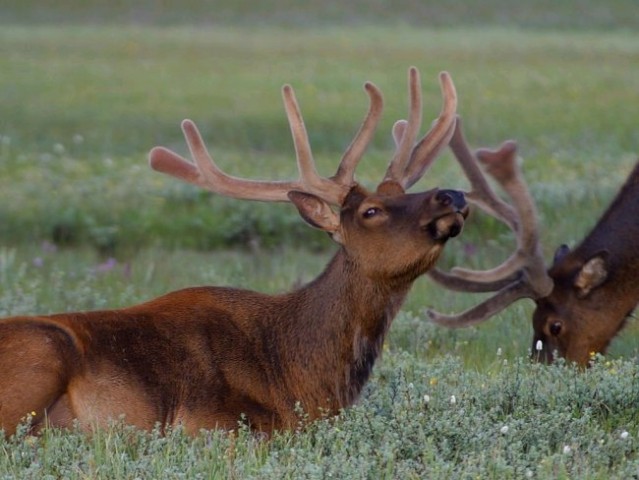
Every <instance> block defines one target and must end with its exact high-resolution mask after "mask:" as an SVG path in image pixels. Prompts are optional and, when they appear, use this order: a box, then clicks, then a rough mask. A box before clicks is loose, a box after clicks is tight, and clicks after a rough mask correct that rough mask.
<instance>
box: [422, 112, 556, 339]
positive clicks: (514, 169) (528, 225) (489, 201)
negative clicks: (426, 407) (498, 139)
mask: <svg viewBox="0 0 639 480" xmlns="http://www.w3.org/2000/svg"><path fill="white" fill-rule="evenodd" d="M450 146H451V149H452V150H453V153H454V154H455V157H456V158H457V160H458V162H459V164H460V165H461V167H462V169H463V170H464V173H465V174H466V176H467V177H468V179H469V181H470V184H471V191H470V192H469V193H468V194H466V198H467V199H468V200H469V201H471V202H472V203H474V204H475V205H477V206H478V207H479V208H481V209H482V210H484V211H485V212H487V213H488V214H490V215H492V216H494V217H496V218H498V219H499V220H501V221H502V222H503V223H505V224H506V225H508V227H509V228H510V229H511V230H513V232H514V233H515V237H516V240H517V247H516V250H515V252H514V253H513V254H512V255H511V256H510V257H509V258H508V259H507V260H505V261H504V262H503V263H502V264H501V265H499V266H497V267H495V268H493V269H490V270H484V271H475V270H467V269H463V268H453V269H452V270H451V272H450V273H444V272H442V271H440V270H437V269H433V270H431V271H430V272H429V275H430V276H431V278H433V279H434V280H435V281H437V282H438V283H440V284H442V285H443V286H445V287H446V288H449V289H451V290H457V291H462V292H494V291H497V293H496V294H495V295H494V296H493V297H490V298H489V299H487V300H485V301H484V302H482V303H480V304H479V305H477V306H475V307H473V308H471V309H469V310H466V311H465V312H462V313H460V314H457V315H443V314H441V313H438V312H435V311H432V310H428V312H427V314H428V316H429V318H430V319H431V320H432V321H434V322H435V323H438V324H440V325H444V326H447V327H465V326H469V325H473V324H476V323H479V322H482V321H484V320H487V319H488V318H490V317H491V316H493V315H495V314H497V313H499V312H500V311H501V310H503V309H504V308H506V307H507V306H508V305H510V304H511V303H513V302H515V301H516V300H518V299H520V298H532V299H537V298H541V297H545V296H547V295H548V294H549V293H550V291H551V290H552V288H553V283H552V280H551V279H550V277H549V276H548V274H547V273H546V267H545V264H544V259H543V255H542V251H541V247H540V244H539V233H538V222H537V211H536V208H535V204H534V201H533V199H532V196H531V195H530V192H529V191H528V187H527V185H526V182H525V180H524V178H523V176H522V173H521V169H520V166H519V164H518V162H517V144H516V143H515V142H514V141H507V142H504V143H503V144H502V145H501V147H500V148H499V149H497V150H487V149H480V150H477V152H476V153H475V154H473V153H472V152H471V151H470V149H469V148H468V145H467V143H466V140H465V139H464V136H463V133H462V130H461V120H460V119H459V118H458V119H457V122H456V127H455V131H454V133H453V136H452V138H451V140H450ZM478 160H479V162H481V163H482V164H483V166H484V168H485V170H486V172H487V173H488V174H490V175H491V176H492V177H493V178H494V179H495V180H496V181H497V183H498V184H499V185H500V186H501V187H502V188H503V189H504V191H505V192H506V194H507V195H508V196H509V197H510V199H511V201H512V205H509V204H508V203H506V202H504V201H503V200H501V199H500V198H499V197H498V196H497V195H496V194H495V192H494V191H493V190H492V188H491V187H490V185H489V184H488V182H487V181H486V178H485V177H484V175H483V173H482V172H481V169H480V168H479V165H478Z"/></svg>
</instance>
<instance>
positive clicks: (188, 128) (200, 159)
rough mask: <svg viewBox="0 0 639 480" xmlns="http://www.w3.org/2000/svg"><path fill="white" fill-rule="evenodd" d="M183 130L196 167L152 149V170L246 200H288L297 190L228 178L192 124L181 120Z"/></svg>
mask: <svg viewBox="0 0 639 480" xmlns="http://www.w3.org/2000/svg"><path fill="white" fill-rule="evenodd" d="M182 131H183V133H184V138H185V139H186V143H187V145H188V147H189V150H190V151H191V155H192V157H193V159H194V160H195V165H194V164H192V163H191V162H189V161H188V160H186V159H185V158H184V157H182V156H180V155H178V154H177V153H175V152H172V151H171V150H169V149H167V148H164V147H155V148H153V149H152V150H151V152H150V153H149V163H150V165H151V168H153V169H154V170H157V171H159V172H162V173H166V174H168V175H171V176H174V177H177V178H179V179H181V180H184V181H186V182H189V183H192V184H194V185H197V186H199V187H203V188H206V189H207V190H211V191H213V192H215V193H219V194H221V195H226V196H229V197H233V198H241V199H246V200H261V201H282V202H283V201H288V197H287V196H286V193H287V192H288V191H290V190H293V189H296V188H297V189H299V188H300V185H299V182H290V181H258V180H245V179H241V178H237V177H234V176H231V175H227V174H226V173H224V172H223V171H222V170H220V168H219V167H218V166H217V164H216V163H215V162H214V160H213V158H212V157H211V156H210V155H209V153H208V150H207V149H206V146H205V145H204V141H203V140H202V136H201V135H200V132H199V130H198V129H197V126H196V125H195V123H194V122H192V121H191V120H188V119H187V120H184V121H183V122H182Z"/></svg>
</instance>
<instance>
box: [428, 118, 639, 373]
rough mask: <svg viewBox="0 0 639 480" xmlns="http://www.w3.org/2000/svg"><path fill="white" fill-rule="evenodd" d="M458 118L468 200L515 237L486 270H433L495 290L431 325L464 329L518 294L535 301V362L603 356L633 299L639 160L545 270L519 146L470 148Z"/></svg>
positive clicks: (438, 276) (461, 287)
mask: <svg viewBox="0 0 639 480" xmlns="http://www.w3.org/2000/svg"><path fill="white" fill-rule="evenodd" d="M460 129H461V122H459V121H458V122H457V127H456V130H455V133H454V134H453V136H452V138H451V141H450V147H451V148H452V150H453V152H454V154H455V156H456V158H457V159H458V161H459V162H460V164H461V165H462V167H463V169H464V171H465V172H466V174H467V176H468V177H469V179H470V183H471V185H472V187H473V188H472V190H471V192H470V193H468V194H467V195H466V198H467V199H468V200H469V201H470V202H472V203H475V204H477V205H478V206H479V207H480V208H481V209H482V210H484V211H486V212H488V213H489V214H492V215H493V216H495V217H497V218H499V219H500V220H502V221H503V222H504V223H506V224H507V225H508V226H509V227H510V228H511V229H512V230H513V231H514V232H515V235H516V239H517V249H516V251H515V253H514V254H513V255H512V256H511V257H510V258H509V259H508V260H506V261H505V262H504V263H503V264H501V265H500V266H498V267H496V268H494V269H492V270H487V271H483V272H478V271H471V270H465V269H461V268H454V269H453V270H452V271H451V272H450V273H444V272H441V271H439V270H436V269H433V270H431V272H430V273H429V274H430V276H431V277H432V278H433V279H434V280H436V281H437V282H439V283H441V284H443V285H444V286H446V287H448V288H450V289H453V290H458V291H466V292H491V291H493V292H494V291H498V293H497V294H496V295H495V296H493V297H491V298H489V299H488V300H486V301H485V302H483V303H481V304H479V305H477V306H476V307H474V308H471V309H469V310H467V311H466V312H463V313H461V314H458V315H442V314H440V313H437V312H434V311H429V312H428V315H429V317H430V318H431V319H432V320H433V321H434V322H436V323H438V324H441V325H445V326H448V327H463V326H468V325H472V324H476V323H479V322H482V321H484V320H487V319H488V318H490V317H491V316H493V315H495V314H497V313H498V312H500V311H501V310H502V309H504V308H505V307H507V306H508V305H510V304H511V303H513V302H515V301H517V300H518V299H520V298H531V299H532V300H534V301H535V303H536V309H535V311H534V314H533V328H534V337H533V348H532V354H533V357H534V358H535V359H538V360H542V361H546V362H551V361H552V360H553V355H554V353H555V352H556V353H557V354H559V355H561V356H562V357H564V358H566V359H567V360H569V361H573V362H576V363H579V364H581V365H586V364H587V363H588V361H589V359H590V357H591V355H592V354H593V353H604V352H605V350H606V348H607V347H608V345H609V343H610V341H611V340H612V338H613V337H614V336H615V335H616V334H617V333H618V332H619V330H620V329H621V328H622V326H623V325H624V323H625V319H626V318H627V317H628V316H629V315H630V313H631V312H632V310H633V309H634V307H635V305H636V304H637V302H639V283H638V282H636V275H637V271H638V270H639V254H638V252H637V251H635V249H634V244H635V243H636V239H637V238H639V222H637V220H636V219H635V218H634V217H633V216H632V215H629V214H628V212H632V211H633V210H634V209H635V208H636V205H639V164H638V165H637V166H635V168H634V170H633V171H632V172H631V174H630V176H629V177H628V179H627V181H626V183H625V185H624V186H623V188H622V189H621V191H620V192H619V194H618V195H617V197H616V198H615V200H614V201H613V202H612V204H611V205H610V207H609V208H608V210H607V211H606V212H605V213H604V215H603V216H602V218H601V219H600V220H599V222H598V223H597V224H596V226H595V227H594V229H593V230H592V231H591V232H590V234H589V235H588V236H587V237H586V238H585V239H584V240H583V241H582V243H581V244H580V245H579V246H578V247H577V248H575V249H574V250H573V251H572V252H570V251H569V249H568V247H566V246H565V245H564V246H561V247H559V249H557V252H556V253H555V259H554V263H553V265H552V266H551V267H550V268H549V269H546V267H545V264H544V259H543V256H542V253H541V247H540V245H539V234H538V227H537V214H536V210H535V206H534V203H533V200H532V198H531V196H530V194H529V192H528V189H527V186H526V183H525V181H524V180H523V176H522V174H521V171H520V167H519V165H518V163H517V152H516V144H515V143H514V142H512V141H509V142H505V143H504V144H503V145H502V146H501V148H500V149H499V150H496V151H490V150H484V149H481V150H478V151H477V152H475V154H473V153H471V151H470V149H469V148H468V146H467V144H466V141H465V139H464V137H463V135H462V132H461V130H460ZM478 161H479V162H481V163H482V164H483V165H484V167H485V169H486V171H487V173H488V174H489V175H491V176H492V177H493V178H494V180H495V181H496V182H497V183H498V184H500V185H501V186H502V187H503V189H504V191H505V192H506V193H507V194H508V195H509V196H510V198H511V200H512V205H510V204H507V203H505V202H504V201H503V200H501V199H499V198H498V197H497V196H496V195H495V193H494V192H493V191H492V189H490V188H489V186H488V184H487V182H486V179H485V178H484V177H483V174H482V173H481V171H480V169H479V167H478Z"/></svg>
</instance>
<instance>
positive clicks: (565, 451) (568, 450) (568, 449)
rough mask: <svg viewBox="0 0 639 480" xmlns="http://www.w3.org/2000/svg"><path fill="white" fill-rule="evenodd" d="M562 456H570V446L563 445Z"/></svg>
mask: <svg viewBox="0 0 639 480" xmlns="http://www.w3.org/2000/svg"><path fill="white" fill-rule="evenodd" d="M563 452H564V455H570V454H571V453H572V448H570V445H564V450H563Z"/></svg>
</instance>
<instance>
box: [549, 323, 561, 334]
mask: <svg viewBox="0 0 639 480" xmlns="http://www.w3.org/2000/svg"><path fill="white" fill-rule="evenodd" d="M560 333H561V322H555V323H553V324H552V325H551V326H550V334H551V335H553V336H555V337H556V336H557V335H559V334H560Z"/></svg>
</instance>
